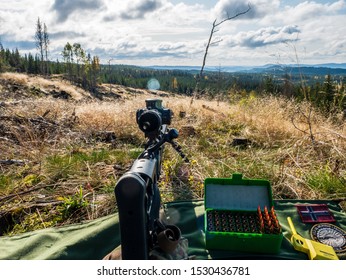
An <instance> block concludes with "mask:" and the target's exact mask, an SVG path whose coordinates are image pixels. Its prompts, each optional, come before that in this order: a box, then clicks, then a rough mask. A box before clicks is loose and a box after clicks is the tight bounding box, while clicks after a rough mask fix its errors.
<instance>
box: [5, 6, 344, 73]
mask: <svg viewBox="0 0 346 280" xmlns="http://www.w3.org/2000/svg"><path fill="white" fill-rule="evenodd" d="M248 5H250V7H251V10H250V11H249V12H248V13H246V14H245V15H242V16H239V17H237V18H236V19H234V20H229V21H225V22H223V23H222V24H221V25H219V26H218V28H217V30H216V31H217V32H215V33H214V34H213V40H212V42H213V43H212V45H211V47H210V49H209V51H208V56H207V60H206V65H207V66H215V67H222V66H259V65H265V64H320V63H346V32H345V26H346V0H315V1H309V0H307V1H297V0H292V1H288V0H250V1H243V0H200V1H197V0H131V1H125V0H74V1H71V0H12V1H8V0H0V42H1V43H2V45H3V47H4V48H9V49H11V50H12V49H15V48H18V50H19V51H20V52H21V53H22V54H24V53H29V52H30V53H32V54H36V53H38V51H37V49H36V47H35V39H34V37H35V31H36V22H37V20H38V18H39V19H40V21H41V22H42V23H44V24H46V26H47V30H48V34H49V39H50V44H49V57H50V59H51V60H56V59H59V61H62V60H63V58H62V56H61V52H62V50H63V48H64V46H65V45H66V43H67V42H69V43H70V44H73V43H80V44H81V46H82V48H83V49H84V50H86V51H87V52H88V53H90V54H91V55H92V56H98V57H99V58H100V60H101V62H102V63H112V64H129V65H141V66H151V65H162V66H163V65H165V66H175V65H186V66H200V65H201V64H202V61H203V56H204V53H205V48H206V44H207V41H208V38H209V34H210V31H211V28H212V23H213V22H214V21H215V20H216V22H221V21H222V20H223V19H225V17H227V16H234V15H235V14H237V13H240V12H243V11H245V10H246V9H247V8H248Z"/></svg>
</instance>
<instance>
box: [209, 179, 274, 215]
mask: <svg viewBox="0 0 346 280" xmlns="http://www.w3.org/2000/svg"><path fill="white" fill-rule="evenodd" d="M242 177H243V175H242V174H239V173H237V174H233V175H232V178H206V179H205V180H204V191H205V195H204V207H205V208H206V209H207V208H208V209H229V210H241V211H243V210H251V211H253V210H257V208H258V206H260V207H261V209H264V206H266V207H267V208H270V207H271V206H273V200H272V191H271V187H270V183H269V181H266V180H258V179H255V180H253V179H243V178H242Z"/></svg>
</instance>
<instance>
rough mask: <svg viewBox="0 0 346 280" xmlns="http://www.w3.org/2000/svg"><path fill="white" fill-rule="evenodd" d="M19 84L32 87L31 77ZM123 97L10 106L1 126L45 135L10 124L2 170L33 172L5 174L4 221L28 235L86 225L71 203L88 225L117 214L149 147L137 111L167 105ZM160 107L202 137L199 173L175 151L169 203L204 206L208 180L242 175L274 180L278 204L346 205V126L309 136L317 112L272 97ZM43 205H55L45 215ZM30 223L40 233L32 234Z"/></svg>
mask: <svg viewBox="0 0 346 280" xmlns="http://www.w3.org/2000/svg"><path fill="white" fill-rule="evenodd" d="M18 79H20V80H21V81H22V83H23V85H25V84H26V83H27V81H26V80H25V79H26V77H18ZM42 84H43V82H42ZM122 91H123V92H122V93H121V95H122V97H121V98H120V99H119V100H116V101H114V100H113V101H110V100H108V101H99V100H95V99H93V98H91V97H90V98H89V97H88V98H84V99H81V100H79V99H78V98H77V99H73V100H69V101H63V100H56V99H54V100H53V99H51V98H36V99H32V100H23V101H21V102H12V101H11V100H7V101H6V102H5V103H4V104H6V105H5V106H3V107H2V111H0V117H1V116H17V117H18V116H20V117H21V118H23V119H26V120H30V119H35V118H41V119H43V120H44V122H42V123H40V122H39V125H37V123H35V122H30V121H26V122H22V123H18V122H16V121H12V122H11V121H8V120H7V121H2V122H0V125H2V127H3V128H6V129H7V128H8V130H3V131H2V132H1V134H0V154H1V158H0V160H5V159H17V160H22V161H23V162H25V165H24V166H23V165H21V166H17V165H10V166H7V165H1V166H0V171H1V173H0V212H1V211H3V212H6V213H7V212H11V213H13V214H12V215H13V218H14V219H17V220H18V221H19V223H20V221H22V222H23V227H21V229H20V231H25V227H27V229H28V230H30V229H33V228H35V229H36V228H40V227H46V226H54V225H59V224H64V223H73V222H76V220H74V219H73V218H72V217H73V215H72V216H71V215H67V214H66V213H67V212H66V209H65V210H63V209H64V208H63V207H64V204H62V203H65V206H66V207H67V206H68V204H69V203H70V204H73V205H75V204H76V205H75V206H76V207H77V208H78V213H80V215H81V216H80V217H79V218H81V219H94V218H97V217H100V216H103V215H107V214H109V213H113V212H114V211H116V206H115V198H114V194H113V191H114V186H115V184H116V182H117V180H118V179H119V177H120V176H121V175H122V174H124V173H125V172H126V171H127V170H128V169H129V168H130V166H131V164H132V162H133V161H134V159H135V158H136V157H137V156H138V155H139V153H140V152H141V151H142V149H143V145H144V143H145V139H144V135H143V133H142V132H141V131H140V130H139V128H138V126H137V124H136V120H135V113H136V110H137V109H139V108H143V107H145V99H147V98H158V96H157V95H152V94H149V93H142V94H139V93H136V94H133V93H131V92H126V90H125V89H122ZM159 98H161V99H163V104H164V106H165V107H168V108H170V109H172V110H173V112H174V118H173V121H172V125H171V127H175V128H177V129H178V130H179V131H184V129H185V130H186V128H189V130H187V131H192V133H182V134H181V135H180V137H179V138H178V139H177V141H178V142H179V143H180V144H181V146H182V149H183V151H184V152H185V153H186V154H187V156H188V157H189V158H190V161H191V163H190V164H186V163H184V162H183V161H182V159H181V158H180V157H179V155H178V154H177V153H176V152H175V151H174V150H173V149H172V148H171V147H170V146H169V145H166V149H165V153H164V161H163V169H162V176H161V178H160V188H161V194H162V199H163V202H167V201H171V200H181V199H196V198H197V199H198V198H200V199H201V198H203V197H204V188H203V181H204V179H205V178H207V177H230V176H232V174H233V173H243V175H244V177H247V178H252V179H257V178H263V179H267V180H269V181H270V182H271V185H272V189H273V196H274V198H275V199H285V198H294V199H322V198H324V199H330V198H333V199H334V198H343V197H346V190H345V185H346V182H345V181H346V158H345V157H346V126H345V123H343V122H339V123H336V122H335V119H334V120H331V119H328V118H325V117H324V116H322V115H320V114H319V113H318V112H316V111H312V112H311V123H310V127H309V124H307V122H306V119H305V118H304V112H306V111H307V110H310V109H311V108H310V107H309V104H307V103H296V102H294V101H293V100H287V99H284V98H279V97H272V96H269V97H254V96H251V97H250V98H246V97H245V98H244V99H242V100H241V101H240V102H233V103H229V102H226V101H225V102H221V101H213V100H211V101H210V100H203V99H199V100H196V99H194V100H193V102H191V99H190V98H189V97H182V96H174V95H171V96H170V95H166V96H164V97H159ZM45 122H46V123H45ZM52 124H55V125H52ZM100 131H110V132H113V133H114V134H115V136H116V137H115V139H114V141H112V142H111V143H105V142H102V141H100V140H98V139H97V137H95V135H97V133H98V132H100ZM311 133H312V134H313V136H314V140H315V141H314V142H313V143H312V141H311V137H310V136H311ZM235 138H241V139H246V140H247V141H246V144H245V145H241V146H234V145H233V140H234V139H235ZM14 193H15V194H16V195H15V196H11V195H12V194H14ZM61 198H63V199H61ZM76 198H78V199H76ZM1 199H2V200H1ZM42 200H45V201H47V202H49V203H51V205H50V204H49V203H48V204H47V205H46V206H45V207H44V208H42V206H37V204H38V201H40V203H39V205H41V201H42ZM78 202H81V203H80V204H78ZM66 203H67V204H66ZM23 205H26V206H25V207H23ZM33 205H36V206H33ZM56 205H59V207H60V208H59V207H57V206H56ZM14 209H16V210H14ZM20 209H21V210H20ZM35 209H38V211H39V212H37V211H36V210H35ZM18 213H20V214H18ZM24 213H27V214H24ZM30 215H32V216H30ZM25 216H26V217H27V218H24V217H25ZM67 216H68V217H67ZM53 220H54V222H53ZM30 223H34V224H35V226H34V227H29V226H27V225H28V224H30ZM11 232H12V233H15V231H11Z"/></svg>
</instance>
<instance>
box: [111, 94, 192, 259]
mask: <svg viewBox="0 0 346 280" xmlns="http://www.w3.org/2000/svg"><path fill="white" fill-rule="evenodd" d="M145 102H146V108H144V109H139V110H137V112H136V121H137V124H138V127H139V128H140V130H141V131H143V132H144V133H145V137H146V138H147V139H148V141H147V143H146V145H145V150H144V151H143V152H142V153H141V154H140V155H139V156H138V158H137V159H136V160H135V161H134V163H133V165H132V167H131V169H130V170H129V171H128V172H126V173H125V174H124V175H122V176H121V177H120V179H119V181H118V182H117V184H116V186H115V190H114V192H115V197H116V201H117V205H118V213H119V224H120V236H121V254H122V259H132V260H136V259H137V260H138V259H144V260H145V259H148V257H149V251H150V250H151V249H152V248H153V247H154V245H155V243H157V235H156V233H157V229H158V227H160V226H162V223H161V222H160V221H159V211H160V206H161V198H160V191H159V188H158V180H159V178H160V174H161V163H162V156H163V150H164V144H165V143H170V144H171V145H172V146H173V148H174V149H175V150H176V151H177V152H178V153H179V154H180V155H181V157H182V158H183V159H184V160H185V162H188V159H187V158H186V156H185V154H184V153H183V152H182V151H181V148H180V146H179V145H178V144H177V143H176V142H174V139H176V138H177V137H178V135H179V134H178V131H177V130H176V129H174V128H172V129H170V128H168V125H170V124H171V120H172V117H173V111H172V110H170V109H166V108H164V107H163V106H162V100H161V99H147V100H146V101H145Z"/></svg>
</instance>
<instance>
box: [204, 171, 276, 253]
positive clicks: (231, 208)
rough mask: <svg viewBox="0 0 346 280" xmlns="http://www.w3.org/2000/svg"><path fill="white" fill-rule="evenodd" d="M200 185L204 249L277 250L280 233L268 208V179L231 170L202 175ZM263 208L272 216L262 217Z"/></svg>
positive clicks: (268, 251) (270, 198)
mask: <svg viewBox="0 0 346 280" xmlns="http://www.w3.org/2000/svg"><path fill="white" fill-rule="evenodd" d="M204 187H205V198H204V202H205V217H204V222H205V223H204V224H205V239H206V248H207V249H216V250H231V251H246V252H254V253H269V254H275V253H278V252H279V250H280V247H281V242H282V238H283V235H282V230H281V226H280V224H279V221H278V220H277V217H276V213H275V210H274V208H272V207H273V199H272V191H271V186H270V183H269V181H266V180H250V179H243V178H242V174H233V176H232V178H206V179H205V181H204ZM265 209H267V213H268V212H269V214H268V215H269V216H270V217H273V219H272V220H271V218H270V217H269V218H268V220H266V219H267V218H266V217H268V215H266V213H265V212H264V210H265ZM259 212H261V213H259ZM272 213H274V214H272ZM274 218H275V219H274ZM269 220H270V221H271V222H269ZM264 221H265V222H264ZM272 221H275V222H274V223H272ZM267 223H268V225H267ZM261 225H265V227H263V226H261ZM274 225H275V229H274Z"/></svg>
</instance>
